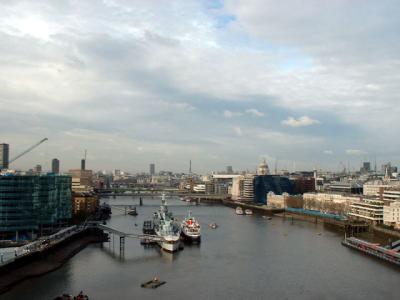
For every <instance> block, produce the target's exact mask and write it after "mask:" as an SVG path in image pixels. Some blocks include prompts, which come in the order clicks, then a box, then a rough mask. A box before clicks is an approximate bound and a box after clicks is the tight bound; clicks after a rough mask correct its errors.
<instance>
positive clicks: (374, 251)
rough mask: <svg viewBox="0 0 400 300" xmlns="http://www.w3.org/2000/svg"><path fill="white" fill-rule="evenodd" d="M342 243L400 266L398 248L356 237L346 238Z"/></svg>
mask: <svg viewBox="0 0 400 300" xmlns="http://www.w3.org/2000/svg"><path fill="white" fill-rule="evenodd" d="M342 245H344V246H346V247H349V248H352V249H356V250H358V251H361V252H363V253H365V254H368V255H371V256H375V257H377V258H379V259H382V260H385V261H387V262H390V263H392V264H395V265H397V266H400V252H399V251H398V250H397V249H390V248H386V247H382V246H380V245H379V244H374V243H369V242H366V241H363V240H360V239H357V238H355V237H349V238H345V239H344V240H343V241H342Z"/></svg>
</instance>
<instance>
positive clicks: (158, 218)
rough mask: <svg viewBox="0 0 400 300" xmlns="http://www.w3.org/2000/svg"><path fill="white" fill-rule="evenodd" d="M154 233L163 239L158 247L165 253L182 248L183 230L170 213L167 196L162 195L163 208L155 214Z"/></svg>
mask: <svg viewBox="0 0 400 300" xmlns="http://www.w3.org/2000/svg"><path fill="white" fill-rule="evenodd" d="M153 224H154V233H155V234H156V236H158V237H160V238H161V239H160V240H159V241H157V243H158V245H159V246H160V247H161V248H162V249H163V250H165V251H168V252H175V251H177V250H179V247H180V235H181V229H180V226H179V224H178V223H177V221H176V220H175V218H174V217H173V215H172V213H171V212H169V211H168V207H167V203H166V201H165V194H162V198H161V206H160V208H159V209H158V210H157V211H155V212H154V214H153Z"/></svg>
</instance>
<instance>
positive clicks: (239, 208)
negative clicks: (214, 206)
mask: <svg viewBox="0 0 400 300" xmlns="http://www.w3.org/2000/svg"><path fill="white" fill-rule="evenodd" d="M235 212H236V214H237V215H243V209H242V208H241V207H240V206H238V207H236V209H235Z"/></svg>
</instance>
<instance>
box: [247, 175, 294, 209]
mask: <svg viewBox="0 0 400 300" xmlns="http://www.w3.org/2000/svg"><path fill="white" fill-rule="evenodd" d="M253 184H254V188H253V189H254V202H257V203H263V204H267V194H268V193H269V192H274V194H276V195H281V194H283V193H288V194H293V190H294V185H293V183H292V182H291V181H290V180H289V178H286V177H281V176H275V175H257V176H255V177H254V179H253Z"/></svg>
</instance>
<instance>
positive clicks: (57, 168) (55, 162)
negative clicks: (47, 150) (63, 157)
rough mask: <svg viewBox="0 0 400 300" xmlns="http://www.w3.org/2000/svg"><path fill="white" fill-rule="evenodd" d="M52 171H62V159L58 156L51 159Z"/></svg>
mask: <svg viewBox="0 0 400 300" xmlns="http://www.w3.org/2000/svg"><path fill="white" fill-rule="evenodd" d="M51 172H52V173H54V174H58V173H60V161H59V160H58V159H57V158H53V160H52V161H51Z"/></svg>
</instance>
